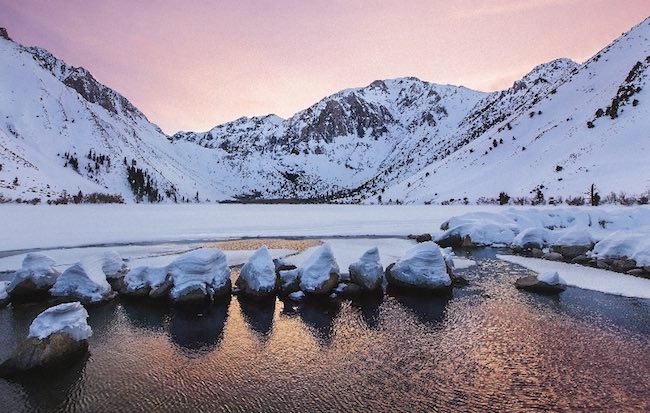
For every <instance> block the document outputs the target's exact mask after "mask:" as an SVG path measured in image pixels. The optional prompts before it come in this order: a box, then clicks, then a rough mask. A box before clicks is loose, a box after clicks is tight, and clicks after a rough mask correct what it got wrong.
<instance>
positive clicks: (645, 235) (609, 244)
mask: <svg viewBox="0 0 650 413" xmlns="http://www.w3.org/2000/svg"><path fill="white" fill-rule="evenodd" d="M591 256H592V257H596V258H620V257H627V258H629V259H633V260H634V261H636V264H637V266H639V267H643V266H650V231H617V232H614V233H613V234H611V235H609V236H607V237H605V238H604V239H602V240H601V241H599V242H598V243H597V244H596V245H595V246H594V249H593V252H592V254H591Z"/></svg>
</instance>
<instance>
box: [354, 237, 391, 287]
mask: <svg viewBox="0 0 650 413" xmlns="http://www.w3.org/2000/svg"><path fill="white" fill-rule="evenodd" d="M349 271H350V279H351V280H352V282H354V283H356V284H358V285H360V286H361V287H363V288H365V289H367V290H376V289H378V288H380V287H381V284H382V282H383V280H384V267H383V266H382V265H381V261H380V259H379V249H378V248H377V247H375V248H371V249H369V250H368V251H366V252H365V253H364V254H363V255H362V256H361V258H360V259H359V261H357V262H354V263H352V264H350V267H349Z"/></svg>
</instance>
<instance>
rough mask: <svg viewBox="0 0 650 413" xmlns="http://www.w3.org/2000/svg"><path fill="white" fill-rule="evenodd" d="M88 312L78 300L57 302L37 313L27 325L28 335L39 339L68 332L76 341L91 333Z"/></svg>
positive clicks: (84, 338)
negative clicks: (28, 325) (57, 303)
mask: <svg viewBox="0 0 650 413" xmlns="http://www.w3.org/2000/svg"><path fill="white" fill-rule="evenodd" d="M87 319H88V312H87V311H86V309H85V308H84V307H83V306H82V305H81V303H79V302H74V303H65V304H59V305H57V306H54V307H51V308H48V309H47V310H45V311H43V312H42V313H41V314H39V315H38V316H37V317H36V319H34V321H33V322H32V324H31V326H30V327H29V336H28V337H36V338H38V339H40V340H42V339H44V338H47V337H49V336H50V335H52V334H54V333H65V334H68V335H69V336H70V337H72V338H73V339H74V340H76V341H81V340H86V339H87V338H88V337H90V336H91V335H92V330H91V328H90V326H89V325H88V323H87V321H86V320H87Z"/></svg>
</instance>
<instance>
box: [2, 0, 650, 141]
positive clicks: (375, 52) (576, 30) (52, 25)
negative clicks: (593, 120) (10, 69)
mask: <svg viewBox="0 0 650 413" xmlns="http://www.w3.org/2000/svg"><path fill="white" fill-rule="evenodd" d="M648 15H650V1H648V0H616V1H614V0H482V1H478V0H454V1H438V0H412V1H408V0H384V1H370V0H359V1H352V0H309V1H307V0H257V1H253V0H232V1H215V0H213V1H197V0H185V1H171V0H147V1H141V0H112V1H90V0H49V1H47V0H20V1H16V0H0V26H5V27H7V29H8V30H9V35H10V36H12V37H13V38H14V39H15V40H17V41H19V42H21V43H23V44H26V45H38V46H41V47H44V48H46V49H48V50H50V51H51V52H52V53H54V54H55V55H56V56H57V57H59V58H62V59H63V60H65V61H66V62H68V63H69V64H72V65H75V66H84V67H86V68H87V69H89V70H90V71H91V72H92V73H93V75H94V76H95V77H96V78H97V79H98V80H99V81H101V82H103V83H105V84H106V85H108V86H110V87H112V88H113V89H116V90H117V91H119V92H120V93H122V94H123V95H125V96H126V97H127V98H129V99H130V100H131V101H132V102H133V104H135V105H136V106H137V107H138V108H140V109H141V110H142V111H143V112H144V113H145V114H146V115H147V116H148V117H149V119H150V120H152V121H153V122H155V123H157V124H158V125H160V126H161V127H162V128H163V129H164V130H165V131H166V132H169V133H173V132H176V131H178V130H196V131H202V130H207V129H210V128H212V127H213V126H215V125H216V124H218V123H222V122H225V121H229V120H233V119H235V118H238V117H240V116H244V115H247V116H248V115H264V114H268V113H276V114H278V115H280V116H283V117H286V116H289V115H291V114H293V113H295V112H296V111H298V110H300V109H304V108H306V107H308V106H310V105H311V104H313V103H315V102H316V101H318V100H319V99H321V98H323V97H325V96H327V95H329V94H332V93H334V92H336V91H338V90H341V89H345V88H349V87H356V86H364V85H367V84H369V83H370V82H372V81H373V80H375V79H385V78H394V77H402V76H416V77H419V78H420V79H422V80H427V81H432V82H437V83H449V84H456V85H464V86H467V87H470V88H474V89H479V90H485V91H491V90H496V89H501V88H505V87H508V86H510V85H511V84H512V82H513V81H514V80H516V79H518V78H520V77H521V76H522V75H523V74H525V73H526V72H527V71H528V70H530V69H531V68H532V67H533V66H535V65H537V64H539V63H542V62H546V61H549V60H552V59H555V58H558V57H570V58H572V59H574V60H577V61H580V62H582V61H584V60H585V59H587V58H588V57H590V56H592V55H593V54H595V52H596V51H598V50H599V49H601V48H602V47H604V46H606V45H607V44H608V43H609V42H610V41H612V40H613V39H614V38H616V37H618V36H619V35H620V34H621V33H622V32H624V31H627V30H628V29H629V28H631V27H632V26H633V25H635V24H636V23H639V22H640V21H641V20H643V19H644V18H645V17H647V16H648Z"/></svg>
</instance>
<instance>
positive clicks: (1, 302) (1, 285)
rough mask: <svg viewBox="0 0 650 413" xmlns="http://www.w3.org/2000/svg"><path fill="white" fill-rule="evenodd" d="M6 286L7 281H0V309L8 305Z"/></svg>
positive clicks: (7, 284)
mask: <svg viewBox="0 0 650 413" xmlns="http://www.w3.org/2000/svg"><path fill="white" fill-rule="evenodd" d="M8 286H9V281H0V308H3V307H5V306H6V305H7V304H9V294H8V293H7V287H8Z"/></svg>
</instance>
